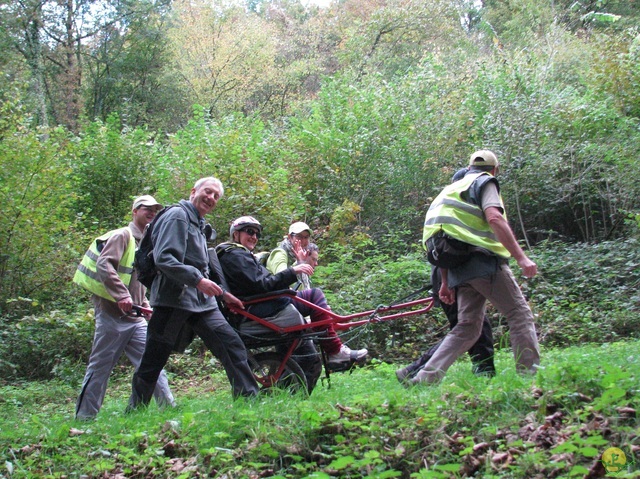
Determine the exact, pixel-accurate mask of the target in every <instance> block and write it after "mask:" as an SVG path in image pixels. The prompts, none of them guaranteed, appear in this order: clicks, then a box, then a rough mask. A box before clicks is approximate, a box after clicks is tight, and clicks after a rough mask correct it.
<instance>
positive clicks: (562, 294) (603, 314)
mask: <svg viewBox="0 0 640 479" xmlns="http://www.w3.org/2000/svg"><path fill="white" fill-rule="evenodd" d="M638 251H639V248H638V240H636V239H628V240H625V241H622V240H619V241H615V242H609V241H607V242H602V243H598V244H595V245H588V244H576V245H569V246H567V245H563V244H561V243H558V242H545V243H544V244H540V245H538V247H536V249H535V252H534V254H532V258H534V260H535V261H536V262H537V263H538V266H539V269H540V274H539V276H538V277H536V278H534V279H533V280H528V281H527V282H526V284H525V287H526V290H527V293H528V294H529V296H530V297H531V300H532V302H533V304H534V305H535V312H536V313H537V315H538V322H539V326H540V333H539V336H540V339H541V341H543V342H544V343H547V344H554V345H568V344H577V343H581V342H586V341H588V342H598V343H599V342H604V341H616V340H619V339H623V338H627V337H638V335H639V334H640V296H638V286H639V285H640V269H639V268H638V265H639V264H640V257H639V256H638Z"/></svg>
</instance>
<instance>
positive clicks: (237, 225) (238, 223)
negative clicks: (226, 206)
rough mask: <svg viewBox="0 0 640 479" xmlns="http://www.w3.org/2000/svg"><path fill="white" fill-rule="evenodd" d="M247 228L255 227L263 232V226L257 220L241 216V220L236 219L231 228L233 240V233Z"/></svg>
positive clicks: (230, 232)
mask: <svg viewBox="0 0 640 479" xmlns="http://www.w3.org/2000/svg"><path fill="white" fill-rule="evenodd" d="M247 226H253V227H254V228H256V229H257V230H258V231H260V232H262V225H261V224H260V222H259V221H258V220H257V219H255V218H254V217H253V216H241V217H240V218H236V219H235V220H233V221H232V222H231V227H230V228H229V236H230V237H231V239H233V233H235V232H236V231H240V230H242V229H244V228H246V227H247Z"/></svg>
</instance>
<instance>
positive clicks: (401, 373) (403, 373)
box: [396, 368, 409, 383]
mask: <svg viewBox="0 0 640 479" xmlns="http://www.w3.org/2000/svg"><path fill="white" fill-rule="evenodd" d="M407 376H409V371H408V370H407V368H402V369H398V370H396V377H397V378H398V381H399V382H401V383H403V382H405V381H407V380H408V378H407Z"/></svg>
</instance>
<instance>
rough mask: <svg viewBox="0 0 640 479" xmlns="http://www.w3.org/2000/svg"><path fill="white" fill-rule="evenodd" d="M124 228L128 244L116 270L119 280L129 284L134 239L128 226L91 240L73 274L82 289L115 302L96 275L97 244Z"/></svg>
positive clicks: (74, 280) (131, 271)
mask: <svg viewBox="0 0 640 479" xmlns="http://www.w3.org/2000/svg"><path fill="white" fill-rule="evenodd" d="M124 229H126V230H128V231H129V244H128V245H127V249H126V250H125V251H124V253H123V255H122V258H120V263H119V264H118V268H117V272H118V277H119V278H120V280H121V281H122V282H123V283H124V284H125V285H126V286H129V283H130V282H131V275H132V273H133V259H134V256H135V253H136V240H135V238H134V237H133V233H132V232H131V230H130V229H129V227H126V228H120V229H117V230H113V231H109V232H108V233H105V234H103V235H102V236H100V237H98V238H96V239H95V240H93V242H92V243H91V246H89V249H88V250H87V252H86V253H85V254H84V256H83V257H82V261H81V262H80V264H79V265H78V268H77V269H76V273H75V274H74V276H73V282H74V283H76V284H78V285H80V286H82V287H83V288H84V289H86V290H88V291H90V292H91V293H93V294H95V295H97V296H100V297H101V298H104V299H108V300H110V301H113V302H116V300H115V299H114V298H113V297H112V296H111V295H110V294H109V293H108V292H107V289H106V288H105V287H104V284H102V281H100V278H99V277H98V269H97V261H98V258H99V257H100V250H99V249H98V245H99V244H104V243H106V242H107V240H108V239H109V238H111V237H112V236H113V235H114V234H116V233H119V232H121V231H123V230H124Z"/></svg>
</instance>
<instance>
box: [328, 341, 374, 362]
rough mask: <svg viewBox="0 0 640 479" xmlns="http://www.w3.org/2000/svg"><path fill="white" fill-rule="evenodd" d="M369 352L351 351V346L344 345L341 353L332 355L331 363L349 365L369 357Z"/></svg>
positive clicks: (361, 350) (329, 359) (330, 356)
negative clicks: (348, 363)
mask: <svg viewBox="0 0 640 479" xmlns="http://www.w3.org/2000/svg"><path fill="white" fill-rule="evenodd" d="M367 354H369V351H367V350H366V349H355V350H354V349H351V348H349V346H347V345H345V344H343V345H342V346H341V347H340V351H338V352H337V353H335V354H330V355H329V357H328V362H329V363H347V362H359V361H362V360H363V359H364V358H366V357H367Z"/></svg>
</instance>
